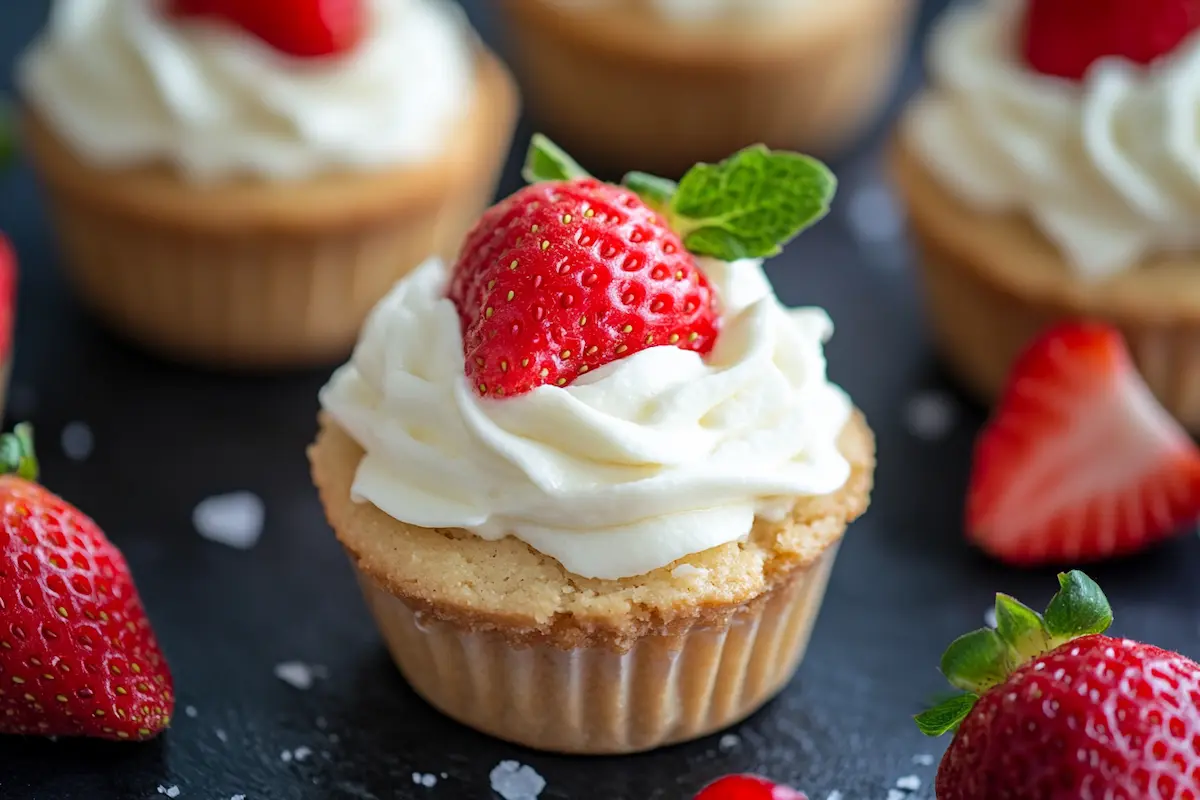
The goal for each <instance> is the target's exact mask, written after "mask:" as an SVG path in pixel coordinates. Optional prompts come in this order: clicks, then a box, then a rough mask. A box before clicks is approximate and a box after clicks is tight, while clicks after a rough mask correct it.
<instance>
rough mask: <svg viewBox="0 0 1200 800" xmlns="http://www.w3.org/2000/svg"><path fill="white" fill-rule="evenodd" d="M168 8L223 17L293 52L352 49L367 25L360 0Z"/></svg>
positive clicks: (233, 1)
mask: <svg viewBox="0 0 1200 800" xmlns="http://www.w3.org/2000/svg"><path fill="white" fill-rule="evenodd" d="M168 10H169V12H170V13H171V14H172V15H173V16H175V17H178V18H181V19H188V18H208V19H215V20H221V21H224V22H227V23H229V24H230V25H233V26H235V27H238V28H241V29H242V30H244V31H246V32H247V33H249V34H251V35H253V36H256V37H258V38H259V39H261V40H262V41H263V42H265V43H266V44H268V45H270V46H271V47H273V48H275V49H276V50H278V51H279V52H280V53H283V54H285V55H289V56H294V57H296V58H323V57H326V56H337V55H340V54H342V53H345V52H347V51H349V50H352V49H354V47H355V46H356V45H357V44H358V42H359V41H360V40H361V39H362V36H363V32H364V31H365V29H366V25H367V19H366V16H367V10H366V8H365V4H364V2H363V0H171V2H170V5H169V6H168Z"/></svg>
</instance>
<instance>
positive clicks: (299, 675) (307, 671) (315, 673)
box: [275, 661, 326, 728]
mask: <svg viewBox="0 0 1200 800" xmlns="http://www.w3.org/2000/svg"><path fill="white" fill-rule="evenodd" d="M325 674H326V673H325V670H324V668H320V667H314V666H311V665H309V664H305V663H303V662H300V661H285V662H283V663H282V664H276V665H275V677H276V678H279V680H281V681H283V682H284V683H286V684H288V685H289V686H291V687H292V688H293V689H299V690H300V691H307V690H309V689H311V688H312V686H313V682H314V681H315V680H316V679H317V678H319V677H322V676H323V675H325ZM317 727H318V728H319V727H321V725H320V723H318V724H317Z"/></svg>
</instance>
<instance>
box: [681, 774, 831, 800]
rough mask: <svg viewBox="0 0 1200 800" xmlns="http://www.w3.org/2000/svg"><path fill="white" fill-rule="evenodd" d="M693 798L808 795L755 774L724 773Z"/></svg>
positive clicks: (796, 799)
mask: <svg viewBox="0 0 1200 800" xmlns="http://www.w3.org/2000/svg"><path fill="white" fill-rule="evenodd" d="M695 800H808V796H807V795H805V794H802V793H800V792H797V791H796V790H795V789H789V788H788V787H786V786H779V785H777V784H774V783H771V782H770V781H769V780H767V779H766V778H760V777H758V776H757V775H726V776H725V777H724V778H720V779H718V780H715V781H713V782H712V783H710V784H709V785H708V786H705V787H704V788H703V789H701V790H700V794H698V795H696V798H695Z"/></svg>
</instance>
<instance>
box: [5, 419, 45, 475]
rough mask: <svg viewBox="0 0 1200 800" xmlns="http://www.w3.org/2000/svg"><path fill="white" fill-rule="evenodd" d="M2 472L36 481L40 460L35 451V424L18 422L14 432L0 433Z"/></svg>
mask: <svg viewBox="0 0 1200 800" xmlns="http://www.w3.org/2000/svg"><path fill="white" fill-rule="evenodd" d="M0 474H3V475H17V476H18V477H21V478H24V479H25V480H27V481H36V480H37V477H38V462H37V458H36V457H35V456H34V453H33V426H32V425H30V424H29V423H28V422H21V423H18V424H17V425H15V426H14V427H13V432H12V433H5V434H0Z"/></svg>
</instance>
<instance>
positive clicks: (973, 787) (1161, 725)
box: [917, 572, 1200, 800]
mask: <svg viewBox="0 0 1200 800" xmlns="http://www.w3.org/2000/svg"><path fill="white" fill-rule="evenodd" d="M1059 582H1060V584H1061V589H1060V591H1059V593H1058V594H1057V595H1055V597H1054V599H1053V600H1051V602H1050V605H1049V607H1048V608H1047V609H1046V613H1045V615H1044V616H1043V615H1040V614H1037V613H1036V612H1034V611H1033V610H1031V609H1029V608H1027V607H1026V606H1024V605H1022V604H1020V603H1018V602H1017V601H1016V600H1014V599H1012V598H1011V597H1007V596H1006V595H997V596H996V622H997V627H996V629H995V630H991V629H986V628H985V629H981V630H977V631H975V632H973V633H969V634H967V635H966V636H963V637H961V638H959V639H957V640H956V641H955V642H954V643H953V644H951V645H950V648H949V649H948V650H947V651H946V654H945V655H944V656H943V657H942V672H943V673H944V674H945V675H946V677H947V678H948V679H949V681H950V682H951V683H952V684H954V685H955V686H956V687H958V688H960V689H964V690H966V691H967V694H964V695H961V696H959V697H956V698H953V699H951V700H947V701H945V702H944V703H942V704H941V705H939V706H938V707H937V708H934V709H932V710H930V711H927V712H925V713H924V714H921V715H919V716H918V717H917V725H918V726H919V727H920V728H921V730H922V731H923V732H925V733H926V734H929V735H931V736H938V735H941V734H942V733H944V732H946V731H948V730H955V729H956V730H957V732H956V733H955V736H954V741H953V742H951V744H950V747H949V749H948V750H947V751H946V754H945V756H944V757H943V758H942V763H941V766H940V768H939V769H938V775H937V796H938V800H1000V798H1004V799H1005V800H1081V799H1085V798H1096V799H1097V800H1101V799H1102V798H1103V800H1185V799H1186V800H1195V798H1197V797H1200V746H1198V743H1200V709H1198V708H1197V703H1198V702H1200V664H1196V663H1195V662H1194V661H1192V660H1190V659H1188V658H1185V657H1184V656H1181V655H1179V654H1178V653H1172V652H1169V651H1166V650H1161V649H1159V648H1157V647H1151V646H1149V645H1144V644H1139V643H1137V642H1133V641H1130V640H1128V639H1114V638H1112V637H1110V636H1102V635H1100V634H1101V633H1102V632H1103V631H1105V630H1106V629H1107V628H1108V626H1109V624H1110V623H1111V622H1112V612H1111V610H1110V609H1109V606H1108V601H1107V600H1106V599H1105V597H1104V593H1103V592H1101V591H1100V588H1099V587H1098V586H1096V584H1095V583H1093V582H1092V581H1091V579H1090V578H1088V577H1087V576H1086V575H1084V574H1083V573H1082V572H1070V573H1067V574H1063V575H1060V576H1059Z"/></svg>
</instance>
